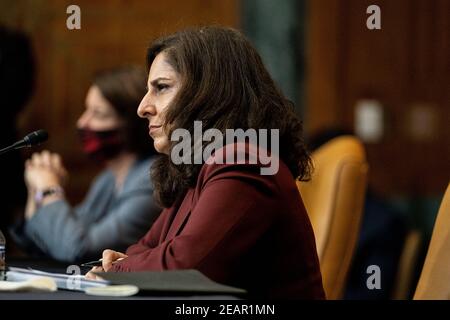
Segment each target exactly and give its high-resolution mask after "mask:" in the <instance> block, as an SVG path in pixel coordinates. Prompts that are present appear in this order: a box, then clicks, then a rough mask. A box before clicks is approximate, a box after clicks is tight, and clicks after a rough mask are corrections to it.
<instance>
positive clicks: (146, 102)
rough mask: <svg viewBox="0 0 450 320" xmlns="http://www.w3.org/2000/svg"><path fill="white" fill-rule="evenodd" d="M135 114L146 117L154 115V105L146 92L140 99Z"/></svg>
mask: <svg viewBox="0 0 450 320" xmlns="http://www.w3.org/2000/svg"><path fill="white" fill-rule="evenodd" d="M137 114H138V116H139V117H141V118H148V117H150V116H155V115H156V107H155V105H154V103H153V102H152V101H151V99H150V98H149V96H148V94H146V95H145V96H144V98H142V101H141V103H140V104H139V107H138V109H137Z"/></svg>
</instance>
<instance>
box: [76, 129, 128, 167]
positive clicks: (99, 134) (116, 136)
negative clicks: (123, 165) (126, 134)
mask: <svg viewBox="0 0 450 320" xmlns="http://www.w3.org/2000/svg"><path fill="white" fill-rule="evenodd" d="M78 133H79V136H80V139H81V142H82V144H83V151H84V152H85V153H86V154H87V155H88V156H89V157H91V158H93V159H95V160H98V161H106V160H110V159H112V158H114V157H116V156H117V155H118V154H119V153H120V152H121V151H123V149H124V139H123V132H122V130H121V129H112V130H105V131H96V130H90V129H78Z"/></svg>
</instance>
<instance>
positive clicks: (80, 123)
mask: <svg viewBox="0 0 450 320" xmlns="http://www.w3.org/2000/svg"><path fill="white" fill-rule="evenodd" d="M88 121H89V119H88V116H87V114H86V112H83V114H82V115H81V116H80V117H79V118H78V120H77V128H79V129H81V128H85V127H86V126H87V123H88Z"/></svg>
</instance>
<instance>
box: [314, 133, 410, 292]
mask: <svg viewBox="0 0 450 320" xmlns="http://www.w3.org/2000/svg"><path fill="white" fill-rule="evenodd" d="M343 135H353V133H352V132H351V131H350V130H345V129H341V128H329V129H325V130H322V131H319V132H317V133H315V134H313V135H312V136H311V137H310V139H309V143H308V145H309V148H310V150H311V151H314V150H316V149H317V148H319V147H320V146H322V145H323V144H325V143H326V142H328V141H329V140H331V139H333V138H336V137H339V136H343ZM406 232H407V225H406V221H405V219H404V217H403V216H402V215H401V214H399V213H398V212H397V211H396V210H395V209H394V208H393V207H392V206H391V205H389V203H388V202H387V201H385V200H384V199H382V198H381V197H380V196H378V195H377V194H376V193H375V192H374V191H373V190H372V188H371V187H370V185H369V186H368V188H367V194H366V200H365V203H364V208H363V220H362V223H361V229H360V234H359V238H358V243H357V247H356V251H355V255H354V257H353V261H352V267H351V269H350V273H349V275H348V279H347V287H346V291H345V294H344V299H350V300H354V299H363V300H369V299H390V298H391V295H392V290H393V286H394V283H395V278H396V275H397V269H398V263H399V258H400V255H401V252H402V249H403V243H404V240H405V236H406ZM370 265H377V266H379V267H380V270H381V289H379V290H378V289H377V290H369V289H368V288H367V285H366V281H367V278H368V277H369V276H370V274H367V272H366V271H367V267H368V266H370Z"/></svg>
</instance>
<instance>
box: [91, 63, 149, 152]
mask: <svg viewBox="0 0 450 320" xmlns="http://www.w3.org/2000/svg"><path fill="white" fill-rule="evenodd" d="M93 84H94V85H96V86H97V87H98V88H99V89H100V91H101V93H102V95H103V97H104V98H105V99H106V100H108V102H109V103H110V104H111V106H112V107H113V108H114V110H116V112H117V114H118V115H119V116H120V117H121V118H122V119H124V120H125V128H124V138H125V147H126V149H127V150H128V151H130V152H133V153H135V154H137V155H138V156H139V157H141V158H143V157H147V156H150V155H152V154H156V150H155V149H154V146H153V141H151V140H149V139H145V138H144V137H146V136H148V124H147V123H146V122H145V121H143V120H142V119H140V118H139V117H138V116H137V114H136V111H137V108H138V106H139V103H140V102H141V100H142V98H143V97H144V95H145V94H146V92H147V88H146V86H147V74H146V72H145V69H144V68H141V67H138V66H132V65H130V66H120V67H115V68H112V69H108V70H103V71H100V72H98V73H97V74H96V76H95V77H94V81H93Z"/></svg>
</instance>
